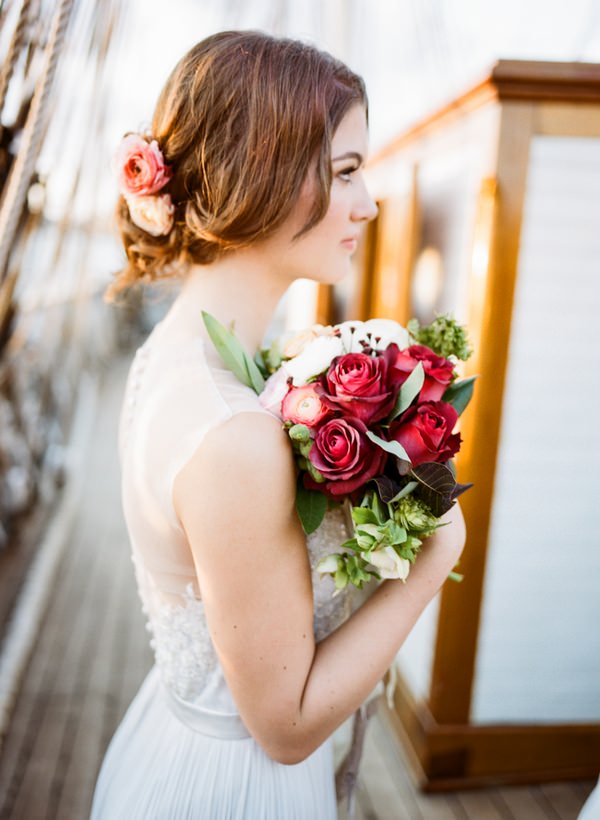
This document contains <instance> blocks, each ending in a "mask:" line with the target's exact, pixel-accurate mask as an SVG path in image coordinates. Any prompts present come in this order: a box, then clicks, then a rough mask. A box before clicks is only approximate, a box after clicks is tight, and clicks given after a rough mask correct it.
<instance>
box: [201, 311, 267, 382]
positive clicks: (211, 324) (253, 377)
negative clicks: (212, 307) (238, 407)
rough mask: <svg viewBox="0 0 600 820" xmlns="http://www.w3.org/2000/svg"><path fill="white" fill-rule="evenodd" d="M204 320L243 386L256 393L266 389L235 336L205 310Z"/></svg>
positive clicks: (225, 360) (250, 359) (220, 353)
mask: <svg viewBox="0 0 600 820" xmlns="http://www.w3.org/2000/svg"><path fill="white" fill-rule="evenodd" d="M202 318H203V320H204V325H205V327H206V330H207V332H208V335H209V336H210V338H211V341H212V343H213V344H214V346H215V348H216V349H217V352H218V354H219V356H220V357H221V358H222V359H223V362H224V363H225V365H226V366H227V367H228V368H229V369H230V370H231V372H232V373H233V375H234V376H235V377H236V378H237V379H239V381H241V382H242V384H245V385H246V386H247V387H251V388H252V389H253V390H254V391H255V392H256V393H261V392H262V391H263V390H264V387H265V380H264V378H263V376H262V373H261V372H260V370H259V369H258V366H257V365H256V363H255V361H254V360H253V359H252V358H251V357H250V356H249V355H248V354H247V353H246V351H245V350H244V348H243V347H242V345H241V344H240V343H239V341H238V340H237V339H236V337H235V336H234V334H233V333H232V332H231V331H230V330H227V328H226V327H225V326H224V325H222V324H221V323H220V322H219V321H218V320H217V319H215V317H214V316H211V314H210V313H207V312H206V311H205V310H203V311H202Z"/></svg>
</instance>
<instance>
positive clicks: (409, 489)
mask: <svg viewBox="0 0 600 820" xmlns="http://www.w3.org/2000/svg"><path fill="white" fill-rule="evenodd" d="M418 486H419V482H418V481H409V482H408V484H405V485H404V487H402V489H401V490H400V492H399V493H396V495H395V496H394V497H393V498H392V499H390V504H393V503H394V501H400V499H401V498H404V497H405V496H407V495H410V494H411V493H412V491H413V490H414V489H415V487H418Z"/></svg>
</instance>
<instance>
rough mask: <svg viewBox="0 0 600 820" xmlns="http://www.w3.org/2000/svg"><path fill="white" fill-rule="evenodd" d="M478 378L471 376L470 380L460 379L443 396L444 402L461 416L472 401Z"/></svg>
mask: <svg viewBox="0 0 600 820" xmlns="http://www.w3.org/2000/svg"><path fill="white" fill-rule="evenodd" d="M476 378H477V376H470V377H469V378H468V379H460V381H456V382H454V383H453V384H451V385H450V387H448V388H447V390H446V392H445V393H444V395H443V396H442V401H445V402H447V403H448V404H451V405H452V407H454V409H455V410H456V412H457V413H458V415H459V416H460V415H461V413H462V412H463V410H464V409H465V407H466V406H467V404H468V403H469V402H470V401H471V396H472V395H473V387H474V386H475V379H476Z"/></svg>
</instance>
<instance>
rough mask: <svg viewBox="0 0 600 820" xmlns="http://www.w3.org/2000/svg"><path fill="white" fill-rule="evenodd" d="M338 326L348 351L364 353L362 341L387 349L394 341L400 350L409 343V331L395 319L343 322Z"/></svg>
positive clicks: (379, 348)
mask: <svg viewBox="0 0 600 820" xmlns="http://www.w3.org/2000/svg"><path fill="white" fill-rule="evenodd" d="M336 327H337V328H338V329H339V330H340V333H341V339H342V344H343V345H344V351H345V352H346V353H362V350H363V345H362V344H361V342H367V344H369V345H370V346H371V347H372V348H373V349H374V350H385V348H386V347H387V346H388V345H390V344H392V342H395V343H396V344H397V345H398V347H399V348H400V350H404V348H405V347H408V344H409V338H408V331H407V330H406V328H405V327H402V325H401V324H399V323H398V322H394V321H393V319H369V320H368V321H366V322H342V323H341V324H340V325H336ZM376 339H378V340H379V341H376Z"/></svg>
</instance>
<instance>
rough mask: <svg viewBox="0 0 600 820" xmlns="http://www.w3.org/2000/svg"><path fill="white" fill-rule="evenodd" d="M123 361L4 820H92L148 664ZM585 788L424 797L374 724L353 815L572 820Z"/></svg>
mask: <svg viewBox="0 0 600 820" xmlns="http://www.w3.org/2000/svg"><path fill="white" fill-rule="evenodd" d="M128 362H129V357H126V358H122V359H119V360H116V361H115V362H114V363H113V364H112V365H111V368H110V370H109V372H108V373H107V377H106V378H105V380H104V385H103V389H102V391H101V400H100V404H99V407H98V413H97V421H96V424H95V426H94V431H95V432H94V440H93V446H92V447H91V452H90V453H89V457H88V460H87V463H88V467H89V468H88V469H87V470H86V473H85V475H84V476H83V477H82V479H83V480H84V482H85V484H84V492H83V503H82V504H81V506H80V509H79V513H78V516H77V520H76V524H75V527H74V529H73V532H72V535H71V537H70V539H69V543H68V544H67V546H66V549H65V551H64V555H63V558H62V560H61V564H60V567H59V572H58V577H57V580H56V583H55V586H54V589H53V593H52V596H51V600H50V604H49V606H48V610H47V613H46V617H45V619H44V622H43V624H42V628H41V629H40V631H39V635H38V637H37V643H36V646H35V649H34V651H33V654H32V657H31V660H30V662H29V666H28V670H27V673H26V675H25V677H24V680H23V682H22V685H21V687H20V691H19V697H18V701H17V704H16V708H15V710H14V712H13V716H12V720H11V723H10V725H9V728H8V731H7V734H6V735H5V737H4V739H3V744H2V749H1V752H0V818H2V819H5V820H8V818H10V820H54V818H56V819H57V820H83V818H86V817H88V814H89V805H90V801H91V796H92V792H93V788H94V783H95V779H96V774H97V771H98V768H99V766H100V762H101V760H102V756H103V754H104V750H105V748H106V746H107V744H108V742H109V740H110V737H111V735H112V733H113V731H114V729H115V727H116V725H117V724H118V722H119V720H120V719H121V717H122V715H123V713H124V711H125V709H126V707H127V705H128V703H129V702H130V700H131V698H132V697H133V695H134V694H135V691H136V689H137V687H138V685H139V683H140V681H141V680H142V678H143V676H144V675H145V673H146V671H147V670H148V669H149V667H150V665H151V662H152V659H151V655H150V650H149V648H148V636H147V633H146V631H145V629H144V622H143V619H142V615H141V612H140V606H139V603H138V598H137V593H136V591H135V585H134V577H133V568H132V566H131V562H130V551H129V547H128V543H127V537H126V533H125V529H124V523H123V519H122V514H121V507H120V501H119V478H118V465H117V456H116V422H117V414H118V410H119V404H120V399H121V393H122V390H123V383H124V378H125V375H126V370H127V366H128ZM592 785H593V784H592V783H563V784H549V785H543V786H535V787H518V788H498V789H488V790H483V791H477V792H456V793H453V794H448V795H440V794H436V795H424V794H422V793H420V792H419V791H418V790H416V789H415V787H414V785H413V783H412V782H411V779H410V777H409V774H408V768H407V763H406V760H405V759H404V757H403V752H402V749H401V748H400V747H399V746H398V744H397V741H396V740H395V738H394V737H392V736H391V735H390V734H389V733H388V731H387V730H386V727H385V726H384V724H383V721H382V719H381V718H380V717H379V716H376V717H375V718H374V720H373V721H372V725H371V726H370V727H369V731H368V734H367V743H366V756H365V759H364V760H363V768H362V773H361V778H360V783H359V789H358V801H357V812H356V818H357V820H388V819H389V820H396V819H397V820H469V818H472V819H473V820H500V818H502V819H503V820H543V819H548V818H550V819H551V820H575V818H576V817H577V814H578V812H579V809H580V808H581V806H582V804H583V802H584V801H585V798H586V796H587V794H588V793H589V791H590V789H591V788H592ZM343 817H345V814H344V811H343V810H341V811H340V818H343ZM165 820H168V819H165ZM249 820H251V818H249ZM315 820H318V818H315Z"/></svg>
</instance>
